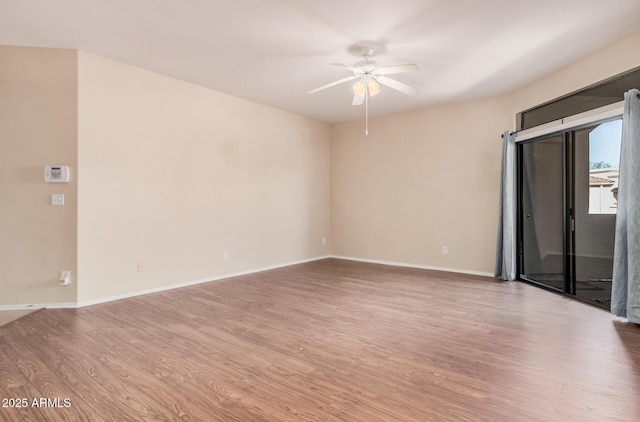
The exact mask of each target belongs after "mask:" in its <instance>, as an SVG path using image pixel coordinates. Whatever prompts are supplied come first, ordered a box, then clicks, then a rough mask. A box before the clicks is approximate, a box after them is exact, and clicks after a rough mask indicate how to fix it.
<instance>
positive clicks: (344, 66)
mask: <svg viewBox="0 0 640 422" xmlns="http://www.w3.org/2000/svg"><path fill="white" fill-rule="evenodd" d="M331 65H332V66H338V67H342V68H344V69H349V70H351V71H352V72H355V71H356V70H358V69H357V68H355V67H353V66H347V65H346V64H342V63H331Z"/></svg>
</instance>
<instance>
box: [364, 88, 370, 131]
mask: <svg viewBox="0 0 640 422" xmlns="http://www.w3.org/2000/svg"><path fill="white" fill-rule="evenodd" d="M364 134H365V135H366V136H369V90H368V89H366V90H365V91H364Z"/></svg>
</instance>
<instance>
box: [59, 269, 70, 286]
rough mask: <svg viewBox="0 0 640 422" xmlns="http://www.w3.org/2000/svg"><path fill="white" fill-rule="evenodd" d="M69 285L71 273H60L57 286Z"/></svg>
mask: <svg viewBox="0 0 640 422" xmlns="http://www.w3.org/2000/svg"><path fill="white" fill-rule="evenodd" d="M70 283H71V271H60V279H59V280H58V284H59V285H61V286H68V285H69V284H70Z"/></svg>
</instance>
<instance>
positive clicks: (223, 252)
mask: <svg viewBox="0 0 640 422" xmlns="http://www.w3.org/2000/svg"><path fill="white" fill-rule="evenodd" d="M222 259H223V260H225V261H226V260H227V259H229V251H222Z"/></svg>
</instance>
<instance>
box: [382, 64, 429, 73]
mask: <svg viewBox="0 0 640 422" xmlns="http://www.w3.org/2000/svg"><path fill="white" fill-rule="evenodd" d="M416 70H420V68H419V67H418V66H417V65H415V64H401V65H398V66H387V67H381V68H379V69H378V70H376V71H375V74H376V75H391V74H393V73H405V72H414V71H416Z"/></svg>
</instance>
